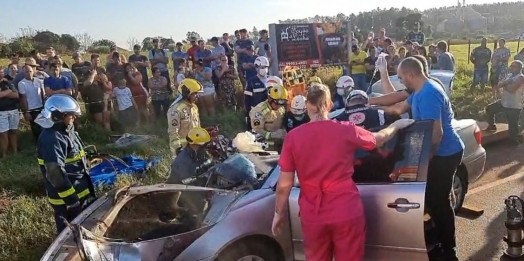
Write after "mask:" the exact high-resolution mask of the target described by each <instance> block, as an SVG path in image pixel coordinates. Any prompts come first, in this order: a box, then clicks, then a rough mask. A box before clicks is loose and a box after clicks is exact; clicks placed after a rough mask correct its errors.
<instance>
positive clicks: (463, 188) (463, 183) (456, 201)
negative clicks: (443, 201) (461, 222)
mask: <svg viewBox="0 0 524 261" xmlns="http://www.w3.org/2000/svg"><path fill="white" fill-rule="evenodd" d="M467 179H468V174H467V172H466V170H465V169H464V168H463V167H459V168H458V169H457V172H456V173H455V176H453V184H452V187H451V190H452V191H451V193H450V198H451V205H452V206H453V210H455V213H456V212H458V211H459V210H460V209H461V208H462V205H463V204H464V199H465V198H466V193H467V192H468V180H467Z"/></svg>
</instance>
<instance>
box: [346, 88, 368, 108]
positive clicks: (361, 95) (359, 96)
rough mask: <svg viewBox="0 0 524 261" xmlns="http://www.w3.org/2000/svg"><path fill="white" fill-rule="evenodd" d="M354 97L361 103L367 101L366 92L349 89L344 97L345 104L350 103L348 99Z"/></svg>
mask: <svg viewBox="0 0 524 261" xmlns="http://www.w3.org/2000/svg"><path fill="white" fill-rule="evenodd" d="M354 99H359V100H360V101H361V102H362V103H363V104H367V103H368V102H369V97H368V94H367V93H366V92H365V91H361V90H353V91H351V92H350V93H349V95H348V97H347V98H346V105H348V104H350V101H351V100H354Z"/></svg>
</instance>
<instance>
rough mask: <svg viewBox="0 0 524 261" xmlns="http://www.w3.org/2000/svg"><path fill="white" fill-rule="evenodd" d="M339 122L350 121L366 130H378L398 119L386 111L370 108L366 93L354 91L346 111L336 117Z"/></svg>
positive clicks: (347, 100)
mask: <svg viewBox="0 0 524 261" xmlns="http://www.w3.org/2000/svg"><path fill="white" fill-rule="evenodd" d="M336 119H337V120H339V121H350V122H353V123H354V124H355V125H357V126H359V127H362V128H364V129H366V130H371V129H376V128H378V127H382V126H385V125H389V124H391V123H393V122H394V121H395V120H397V119H398V117H393V116H390V115H388V114H386V113H384V110H381V109H377V108H374V107H370V106H369V97H368V95H367V93H366V92H365V91H361V90H353V91H351V92H350V93H349V96H348V97H347V99H346V110H345V111H344V112H343V113H341V114H339V115H338V116H337V117H336Z"/></svg>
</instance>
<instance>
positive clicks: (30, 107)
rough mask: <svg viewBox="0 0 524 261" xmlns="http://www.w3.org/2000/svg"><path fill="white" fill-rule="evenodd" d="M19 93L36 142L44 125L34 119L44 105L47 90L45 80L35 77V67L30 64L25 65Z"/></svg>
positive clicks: (22, 107) (23, 110) (19, 84)
mask: <svg viewBox="0 0 524 261" xmlns="http://www.w3.org/2000/svg"><path fill="white" fill-rule="evenodd" d="M18 93H19V94H20V105H21V109H22V112H23V113H24V118H25V120H26V121H28V122H29V123H30V124H31V131H32V132H33V136H34V137H35V142H36V141H37V140H38V137H39V136H40V132H41V131H42V127H41V126H40V125H38V124H36V123H35V122H34V120H35V119H36V117H37V116H38V114H40V112H41V111H42V108H43V106H44V99H45V90H44V81H43V80H42V79H39V78H36V77H34V69H33V67H31V66H29V65H26V66H24V79H23V80H21V81H20V82H19V83H18Z"/></svg>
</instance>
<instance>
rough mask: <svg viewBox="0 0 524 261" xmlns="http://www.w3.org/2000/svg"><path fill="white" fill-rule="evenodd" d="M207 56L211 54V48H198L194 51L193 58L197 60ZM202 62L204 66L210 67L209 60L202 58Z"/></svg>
mask: <svg viewBox="0 0 524 261" xmlns="http://www.w3.org/2000/svg"><path fill="white" fill-rule="evenodd" d="M209 56H211V50H209V49H198V50H197V51H196V52H195V58H196V59H197V60H200V59H204V58H208V57H209ZM203 62H204V66H205V67H210V66H211V61H205V60H204V61H203Z"/></svg>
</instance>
